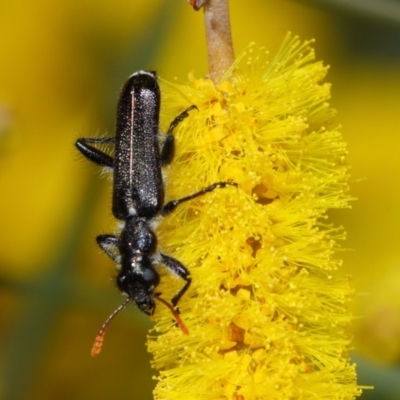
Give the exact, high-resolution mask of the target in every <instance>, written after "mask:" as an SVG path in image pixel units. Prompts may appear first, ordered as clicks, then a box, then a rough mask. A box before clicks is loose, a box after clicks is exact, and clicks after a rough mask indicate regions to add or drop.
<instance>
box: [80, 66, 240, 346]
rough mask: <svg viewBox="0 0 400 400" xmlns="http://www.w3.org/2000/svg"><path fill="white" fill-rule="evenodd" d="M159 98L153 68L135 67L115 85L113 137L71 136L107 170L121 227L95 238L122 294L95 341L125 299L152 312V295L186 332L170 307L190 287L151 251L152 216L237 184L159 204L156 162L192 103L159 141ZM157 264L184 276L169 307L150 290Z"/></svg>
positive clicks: (162, 162) (164, 159) (175, 263)
mask: <svg viewBox="0 0 400 400" xmlns="http://www.w3.org/2000/svg"><path fill="white" fill-rule="evenodd" d="M160 102H161V99H160V88H159V85H158V81H157V75H156V73H155V72H154V71H138V72H136V73H134V74H132V75H131V76H130V77H129V78H128V80H127V82H126V83H125V85H124V86H123V88H122V90H121V93H120V96H119V100H118V106H117V121H116V131H115V137H113V138H81V139H78V140H77V141H76V147H77V148H78V150H79V151H80V152H81V153H82V154H83V155H84V156H85V157H86V158H88V159H89V160H90V161H92V162H94V163H96V164H98V165H100V166H102V167H106V168H110V169H112V170H113V194H112V212H113V215H114V216H115V218H116V219H118V220H120V221H121V226H122V229H121V232H120V234H119V235H115V234H105V235H99V236H97V238H96V241H97V243H98V245H99V246H100V248H101V249H102V250H103V251H104V252H105V253H106V254H107V255H108V256H109V257H110V258H111V259H112V260H114V262H115V263H116V264H117V265H118V266H119V271H118V274H117V278H116V283H117V286H118V288H119V290H120V291H121V292H123V293H125V294H126V295H127V296H128V298H127V299H126V300H125V301H124V303H123V304H122V305H121V306H120V307H119V308H118V309H117V310H116V311H115V312H114V313H113V314H112V315H111V316H110V317H109V319H108V320H107V321H106V323H105V324H104V325H103V327H102V330H101V331H100V333H101V335H100V333H99V336H98V339H99V338H100V336H101V340H100V339H99V340H100V342H102V340H103V339H102V337H103V335H104V329H105V327H106V326H107V325H108V323H109V322H110V320H111V319H112V318H113V317H114V315H115V314H116V313H117V312H119V311H120V309H122V308H123V307H124V306H125V305H126V304H127V303H128V302H129V301H131V300H133V301H134V302H135V303H136V304H137V306H138V307H139V309H140V310H141V311H143V312H144V313H146V314H148V315H152V314H153V312H154V309H155V299H158V300H160V301H162V302H163V303H164V304H166V305H167V306H168V307H169V308H170V309H171V311H172V312H173V314H174V316H175V319H176V321H177V323H178V325H179V326H180V327H181V329H182V330H183V331H184V332H185V333H187V329H186V327H184V325H183V323H182V321H181V320H180V318H179V316H178V312H177V311H176V310H175V309H174V308H175V307H176V306H177V304H178V302H179V300H180V299H181V298H182V296H183V295H184V294H185V292H186V291H187V290H188V288H189V286H190V283H191V278H190V274H189V271H188V269H187V268H186V267H185V266H184V265H183V264H182V263H181V262H180V261H179V260H177V259H175V258H173V257H171V256H169V255H167V254H164V253H162V252H159V251H158V250H157V236H156V234H155V233H154V230H153V227H154V226H155V224H156V219H157V218H159V217H160V216H166V215H168V214H170V213H172V212H173V211H174V210H175V209H176V207H178V206H179V205H180V204H181V203H183V202H186V201H189V200H192V199H194V198H196V197H199V196H202V195H204V194H205V193H208V192H212V191H213V190H215V189H217V188H225V187H226V186H237V184H236V183H235V182H232V181H227V182H216V183H214V184H212V185H210V186H207V187H205V188H203V189H201V190H200V191H198V192H196V193H194V194H191V195H189V196H186V197H183V198H181V199H178V200H172V201H169V202H168V203H166V204H164V198H165V191H164V181H163V176H162V167H164V166H166V165H168V164H170V163H171V161H172V159H173V157H174V151H175V139H174V136H173V131H174V129H175V128H176V127H177V125H178V124H179V123H180V122H181V121H182V120H183V119H185V118H187V117H188V116H189V112H190V111H191V110H193V109H197V107H196V106H194V105H192V106H190V107H189V108H187V109H186V110H185V111H183V112H182V113H181V114H179V115H178V116H177V117H176V118H175V119H174V120H173V121H172V122H171V124H170V126H169V128H168V130H167V132H166V134H165V135H164V137H163V139H162V140H161V143H160V132H159V115H160ZM98 144H113V145H114V156H113V157H112V156H110V155H108V154H106V153H105V152H103V151H101V150H99V149H98V148H96V147H95V146H93V145H98ZM159 265H163V266H164V267H165V268H166V269H167V270H168V271H169V272H170V273H171V274H173V275H175V276H178V277H179V278H181V279H182V280H183V281H184V284H183V286H182V288H181V289H180V290H179V291H178V293H176V294H175V296H174V297H173V298H172V300H171V304H172V306H171V305H169V304H168V303H167V302H166V301H165V300H163V299H161V298H160V293H157V292H156V291H155V289H156V287H157V286H158V284H159V282H160V275H159V273H158V271H157V269H158V267H159ZM96 340H97V339H96ZM100 347H101V344H100ZM99 351H100V350H98V352H99Z"/></svg>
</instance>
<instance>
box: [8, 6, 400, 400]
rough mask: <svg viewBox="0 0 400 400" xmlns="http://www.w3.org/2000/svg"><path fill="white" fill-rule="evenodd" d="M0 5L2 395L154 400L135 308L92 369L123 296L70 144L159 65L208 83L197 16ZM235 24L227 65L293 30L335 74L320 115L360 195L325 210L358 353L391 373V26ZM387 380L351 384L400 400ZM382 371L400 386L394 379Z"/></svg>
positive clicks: (109, 117) (246, 16) (394, 163)
mask: <svg viewBox="0 0 400 400" xmlns="http://www.w3.org/2000/svg"><path fill="white" fill-rule="evenodd" d="M0 5H1V12H0V37H1V40H0V54H1V56H2V62H1V64H0V187H1V191H2V193H1V197H0V201H1V203H0V204H1V213H0V220H1V228H2V229H1V231H0V242H1V244H2V245H1V250H0V284H1V291H0V324H1V325H0V327H1V328H0V341H1V342H0V345H1V348H2V351H1V354H0V368H1V370H0V371H1V376H0V398H3V399H6V400H20V399H53V398H57V399H61V400H62V399H71V398H73V399H75V400H79V399H96V400H101V399H109V398H112V399H113V398H118V399H119V400H124V399H131V398H140V399H150V398H152V396H151V390H152V387H153V386H154V381H152V379H151V376H152V375H153V374H154V371H151V369H150V367H149V360H150V356H149V355H147V354H146V350H145V337H146V331H147V329H148V327H149V326H150V325H151V322H150V321H148V318H146V317H145V316H143V315H141V314H140V313H139V312H138V311H137V310H135V309H134V307H130V308H129V309H128V310H125V312H124V313H123V314H122V315H121V316H120V317H119V318H118V319H117V320H115V321H114V322H113V325H112V326H111V327H110V330H109V332H108V333H107V337H106V342H105V348H104V350H103V353H102V354H101V355H100V357H98V358H96V359H92V358H91V357H90V348H91V344H92V341H93V339H94V337H95V335H96V333H97V330H98V328H99V327H100V325H101V323H102V322H103V321H104V319H105V318H106V316H107V315H108V314H109V313H110V312H111V311H112V310H113V309H114V308H115V307H116V306H117V305H118V304H119V303H120V301H121V298H120V296H119V294H118V292H117V290H116V289H115V287H114V284H113V282H112V279H111V278H110V277H112V276H113V274H114V272H113V271H114V266H113V265H112V263H111V261H110V260H109V259H108V258H107V257H105V256H104V255H102V254H100V251H99V250H98V249H97V248H96V244H95V241H94V237H95V236H96V235H97V234H100V233H105V232H111V231H113V230H114V220H113V218H112V215H111V212H110V182H109V181H108V180H107V179H99V174H98V168H96V167H95V166H93V165H90V163H88V162H86V160H83V159H82V157H80V156H79V155H78V154H77V152H76V151H75V149H74V147H73V143H74V141H75V140H76V138H78V137H82V136H93V135H97V134H99V135H102V134H104V133H105V132H109V133H112V132H113V129H114V128H113V126H114V114H115V105H116V100H117V96H118V91H119V88H120V86H121V85H122V83H123V82H124V80H125V79H126V77H127V76H128V75H129V74H130V73H132V72H134V71H136V70H138V69H155V70H157V71H158V72H159V74H160V75H161V76H162V77H163V78H165V79H169V80H173V79H175V78H176V79H178V80H180V81H184V80H185V79H186V77H187V74H188V72H189V71H191V70H194V71H195V74H196V75H197V76H202V75H204V74H206V73H207V60H206V45H205V40H204V29H203V20H202V12H198V13H196V12H194V11H192V9H191V8H190V7H189V6H188V5H187V4H186V3H185V1H183V0H182V1H178V0H175V1H171V0H169V1H168V0H146V1H145V2H137V1H127V0H115V1H113V2H103V3H99V2H96V3H94V2H92V1H89V0H80V1H76V0H69V1H65V0H61V1H58V2H51V1H49V0H37V1H35V2H28V1H23V0H14V1H13V2H9V1H5V0H3V1H2V2H1V3H0ZM231 13H232V29H233V39H234V44H235V50H236V52H237V53H239V52H240V51H241V50H242V49H243V48H245V47H246V46H247V45H248V43H249V42H252V41H255V42H257V43H259V44H261V45H264V46H265V47H266V48H267V49H268V50H269V51H270V53H271V54H274V52H275V51H276V50H277V49H278V48H279V45H280V43H281V41H282V40H283V38H284V36H285V34H286V32H287V31H292V32H293V33H295V34H298V35H299V36H300V37H301V38H302V39H309V38H316V39H317V42H316V45H315V47H316V51H317V58H318V59H322V60H324V61H325V63H327V64H330V65H331V66H332V71H331V73H330V75H329V77H328V80H329V81H330V82H332V83H333V99H332V104H333V105H334V106H335V107H336V108H337V109H338V110H339V115H338V121H340V122H341V123H342V124H343V132H344V135H345V138H346V140H347V141H348V142H349V151H350V154H349V160H350V162H351V164H352V165H353V170H352V176H353V178H352V181H353V182H352V195H353V196H355V197H357V198H358V200H357V201H356V202H354V204H353V210H351V211H344V212H343V211H341V212H338V213H332V216H333V218H334V219H335V220H336V221H337V222H339V223H343V224H344V225H345V227H346V229H347V231H348V241H347V242H346V244H345V247H346V248H350V249H353V251H351V252H345V253H343V254H341V256H343V258H344V261H345V262H344V267H343V268H344V272H346V273H347V272H348V273H352V274H353V281H354V284H355V287H356V289H357V294H358V295H357V296H356V302H355V313H356V315H358V316H360V318H359V320H358V321H357V324H356V325H355V339H356V340H355V347H356V349H358V350H359V352H360V353H361V355H362V356H363V357H369V358H370V359H371V360H377V361H379V362H380V363H386V364H388V363H390V364H391V365H397V364H398V362H399V359H400V321H399V320H400V317H399V314H400V296H399V286H400V284H399V281H400V274H399V270H400V269H399V268H398V266H399V258H400V257H399V256H400V255H399V252H400V250H399V248H400V247H397V245H398V241H399V230H400V212H399V211H400V206H399V201H398V198H399V191H400V185H399V184H398V180H399V178H398V176H399V169H400V168H399V167H400V162H399V161H398V160H399V158H398V147H399V134H398V131H399V126H400V114H399V112H398V104H399V100H398V99H399V93H400V79H399V72H400V71H399V69H400V68H399V67H400V54H399V50H398V49H397V47H398V46H394V45H393V43H392V42H393V41H394V42H395V43H398V39H399V37H398V35H399V29H398V27H396V26H395V25H393V26H392V27H387V26H385V24H384V23H382V22H375V21H374V18H373V16H369V19H367V20H364V19H361V18H360V17H358V16H357V15H356V14H353V15H349V14H345V13H341V12H333V11H332V9H326V8H324V7H321V6H320V7H319V8H316V6H315V4H313V5H309V4H308V3H306V2H296V1H289V0H282V1H276V0H275V1H274V0H263V1H262V2H260V1H258V0H248V1H245V2H243V1H242V2H239V1H232V2H231ZM396 49H397V53H396ZM373 368H375V367H373ZM386 368H387V367H386ZM361 370H362V371H363V366H361ZM373 371H374V370H373ZM384 371H387V369H381V370H379V369H377V370H376V371H375V372H374V373H369V375H366V377H367V376H368V378H366V377H365V378H364V376H362V377H361V379H360V383H362V384H372V385H375V386H377V390H376V391H375V393H378V394H379V395H377V396H378V397H375V398H379V399H396V398H400V397H399V396H398V395H397V394H396V393H391V392H390V390H391V388H392V387H393V386H392V385H391V384H386V385H385V384H383V383H382V382H385V377H387V375H385V372H384ZM389 372H390V374H396V373H397V374H398V375H399V377H400V373H399V372H398V370H396V369H395V367H393V369H390V370H389ZM382 376H383V378H382ZM366 379H368V380H366ZM367 396H368V398H374V394H373V392H371V393H369V394H367ZM396 396H397V397H396Z"/></svg>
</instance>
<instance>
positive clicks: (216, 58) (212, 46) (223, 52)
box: [191, 0, 235, 86]
mask: <svg viewBox="0 0 400 400" xmlns="http://www.w3.org/2000/svg"><path fill="white" fill-rule="evenodd" d="M228 1H229V0H208V1H205V2H204V1H201V2H200V3H199V4H200V7H201V6H203V7H204V21H205V28H206V36H207V49H208V68H209V71H210V77H211V79H212V80H213V81H214V84H215V86H218V85H219V83H220V82H221V80H222V78H223V77H224V75H225V73H226V71H227V70H228V69H229V68H230V67H231V66H232V64H233V61H234V59H235V55H234V52H233V44H232V35H231V25H230V19H229V4H228ZM195 3H196V2H194V1H191V4H192V5H193V6H194V8H195V9H196V7H195V5H196V4H195ZM198 8H199V7H197V9H198Z"/></svg>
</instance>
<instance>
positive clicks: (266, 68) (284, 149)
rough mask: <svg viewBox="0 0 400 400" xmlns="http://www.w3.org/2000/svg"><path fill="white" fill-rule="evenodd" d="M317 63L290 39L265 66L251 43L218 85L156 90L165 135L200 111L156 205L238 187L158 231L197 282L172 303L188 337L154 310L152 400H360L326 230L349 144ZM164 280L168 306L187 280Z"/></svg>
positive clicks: (338, 199) (344, 304)
mask: <svg viewBox="0 0 400 400" xmlns="http://www.w3.org/2000/svg"><path fill="white" fill-rule="evenodd" d="M313 59H314V52H313V50H312V49H311V48H310V47H309V43H300V41H299V40H298V39H297V38H293V37H290V36H288V38H286V40H285V41H284V43H283V46H282V48H281V50H280V51H279V53H278V55H277V56H276V57H275V58H274V59H273V60H272V61H268V54H267V52H265V50H264V49H255V48H254V46H250V47H249V48H248V49H247V50H246V51H245V52H244V53H243V55H242V56H241V57H240V59H239V60H237V62H236V63H235V65H234V67H233V68H232V70H231V71H229V74H228V76H229V79H227V80H225V81H224V82H223V83H222V84H221V85H220V86H219V87H218V88H215V86H214V85H213V83H212V81H211V80H209V79H195V78H194V77H193V76H190V79H189V83H188V85H177V84H168V83H165V82H164V83H163V104H162V106H163V121H164V124H165V125H166V126H167V124H168V123H169V122H170V121H171V120H172V119H173V118H174V117H175V116H176V115H177V114H178V113H179V112H181V111H182V110H183V109H185V108H186V107H188V106H189V105H191V104H195V105H196V106H197V107H198V109H199V110H198V111H195V110H193V111H191V112H190V116H189V117H188V118H187V119H185V120H184V121H183V122H182V123H181V124H180V125H179V127H178V128H177V129H176V132H175V137H176V144H177V150H176V156H175V159H174V162H173V163H172V165H171V166H170V167H169V168H168V171H167V172H168V178H167V186H166V194H167V199H166V200H167V201H168V200H172V199H179V198H182V197H184V196H187V195H189V194H192V193H195V192H196V191H198V190H199V189H201V188H203V187H205V186H207V185H210V184H212V183H214V182H219V181H228V180H232V181H235V182H237V183H238V188H236V187H234V186H230V187H227V188H224V189H217V190H215V191H214V192H212V193H208V194H205V195H204V196H202V197H199V198H198V199H195V200H192V201H190V202H186V203H184V204H182V205H180V206H179V207H178V208H177V209H176V211H174V212H173V213H172V214H171V215H169V216H167V217H165V218H164V219H163V221H162V223H161V224H160V226H159V227H158V230H157V234H158V236H159V245H160V248H161V249H162V250H163V251H164V252H165V253H167V254H170V255H172V256H173V257H176V258H177V259H179V260H180V261H182V262H183V263H184V264H185V265H186V266H187V267H188V269H189V270H190V273H191V277H192V279H193V281H192V285H191V287H190V289H189V290H188V292H187V293H186V294H185V295H184V296H183V298H182V300H181V301H180V303H179V308H180V311H181V316H182V319H183V321H184V323H185V324H186V326H187V328H188V329H189V334H188V335H185V334H183V333H182V332H181V331H180V330H179V329H178V328H177V327H176V326H175V324H174V321H173V318H172V316H171V313H170V311H169V310H168V309H167V308H166V307H163V306H162V305H159V306H158V308H157V311H156V313H155V317H154V319H155V321H156V326H155V328H154V329H153V332H152V334H151V335H150V337H149V341H148V348H149V350H150V352H151V353H152V354H153V356H154V361H153V365H154V367H155V368H156V369H158V370H159V371H160V373H159V376H158V377H157V379H158V384H157V387H156V389H155V393H154V395H155V398H156V399H160V400H161V399H168V400H173V399H184V400H192V399H210V400H211V399H236V400H245V399H246V400H247V399H269V400H271V399H279V400H282V399H310V398H315V399H352V398H354V397H355V396H357V395H359V394H360V388H359V387H358V386H357V382H356V373H355V367H354V365H352V364H350V363H349V358H348V350H349V346H350V341H351V337H350V332H349V325H350V322H351V319H352V317H351V314H350V312H349V309H348V308H349V302H350V300H351V297H352V292H353V291H352V289H351V287H350V285H349V282H348V278H347V277H346V276H344V275H343V274H342V273H341V272H338V267H339V266H340V260H338V259H337V258H335V256H334V252H335V249H336V247H337V244H336V241H337V240H339V239H343V236H344V233H343V231H342V230H341V229H338V228H335V227H333V226H331V225H330V224H329V223H328V222H327V221H326V219H327V215H326V212H327V210H329V209H331V208H343V207H347V202H348V200H349V196H348V194H347V190H348V183H347V182H348V168H347V166H346V163H345V157H346V145H345V143H344V142H343V140H342V135H341V133H340V132H339V131H338V130H337V127H336V126H335V125H333V123H332V116H333V114H334V113H333V111H332V109H331V108H330V107H329V105H328V103H327V100H328V99H329V96H330V90H329V89H330V86H329V85H328V84H326V83H321V81H322V79H323V78H324V77H325V74H326V72H327V67H324V66H323V65H322V63H319V62H313ZM164 128H165V127H164ZM160 270H162V269H161V268H160ZM161 282H162V283H161V285H160V292H161V293H162V297H163V298H164V299H171V298H172V297H173V295H174V294H175V293H176V291H177V290H178V288H179V287H181V286H182V284H183V282H182V281H181V280H179V279H173V278H171V277H170V276H169V274H166V275H165V276H163V278H162V279H161Z"/></svg>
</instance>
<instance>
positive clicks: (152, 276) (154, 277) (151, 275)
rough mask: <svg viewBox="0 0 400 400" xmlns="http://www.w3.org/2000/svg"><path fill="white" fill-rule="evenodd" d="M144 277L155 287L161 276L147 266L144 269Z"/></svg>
mask: <svg viewBox="0 0 400 400" xmlns="http://www.w3.org/2000/svg"><path fill="white" fill-rule="evenodd" d="M143 279H144V281H145V282H146V283H151V284H152V286H154V287H155V286H157V285H158V284H159V282H160V276H159V275H158V273H157V272H156V271H154V269H152V268H146V269H145V270H144V271H143Z"/></svg>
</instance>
